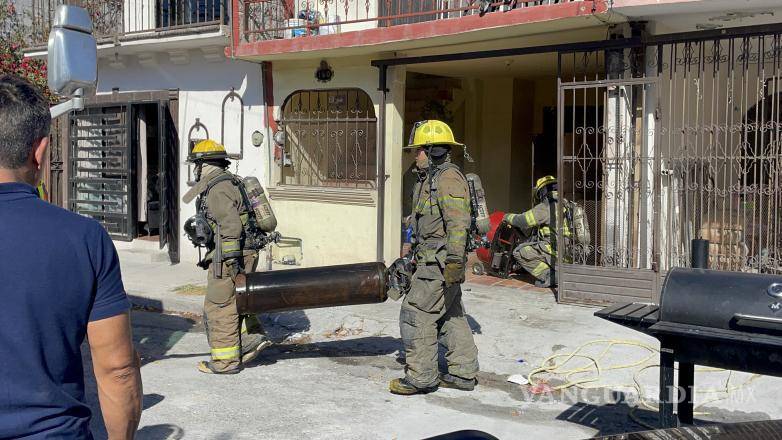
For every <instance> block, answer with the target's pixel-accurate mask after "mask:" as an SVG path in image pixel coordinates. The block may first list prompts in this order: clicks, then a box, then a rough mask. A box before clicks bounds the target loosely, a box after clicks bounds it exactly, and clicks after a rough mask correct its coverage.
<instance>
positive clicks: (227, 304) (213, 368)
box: [184, 140, 271, 374]
mask: <svg viewBox="0 0 782 440" xmlns="http://www.w3.org/2000/svg"><path fill="white" fill-rule="evenodd" d="M188 162H191V163H193V164H195V176H196V185H195V186H194V187H193V188H192V189H190V191H188V193H187V194H185V196H184V202H185V203H190V202H191V201H192V200H193V199H194V198H196V197H197V201H196V211H197V214H196V216H195V217H194V219H196V221H195V223H199V222H200V223H202V225H201V226H202V227H201V228H200V230H203V231H204V232H205V235H207V236H208V237H206V238H204V239H202V241H204V242H205V243H204V244H205V245H206V248H207V254H206V256H205V257H204V258H203V259H202V260H201V261H200V262H199V266H200V267H202V268H204V269H208V275H207V288H206V289H207V290H206V298H205V300H204V315H205V318H206V319H205V320H206V332H207V339H208V341H209V346H210V347H211V355H212V358H211V360H210V361H203V362H201V363H199V365H198V370H199V371H201V372H203V373H212V374H235V373H238V372H239V371H241V369H242V367H243V364H246V363H247V362H250V361H252V360H253V359H255V357H257V356H258V354H259V353H260V351H261V350H263V349H264V348H266V347H268V346H269V345H271V342H270V341H269V340H268V339H267V338H266V336H265V335H264V332H263V327H262V326H261V324H260V322H259V321H258V319H257V318H256V317H255V316H239V314H238V313H237V309H236V294H235V293H234V287H235V281H236V277H237V276H243V274H244V273H250V272H254V271H255V268H256V265H257V262H258V253H257V251H255V250H245V249H244V246H243V244H244V240H243V239H244V225H245V223H246V222H247V218H248V209H247V206H246V204H245V203H244V199H243V197H242V193H241V191H240V189H239V187H238V186H237V179H236V177H235V176H234V175H233V174H231V173H230V172H229V171H228V169H227V168H228V166H229V165H230V162H229V161H228V154H227V152H226V150H225V147H223V146H222V145H220V144H219V143H217V142H214V141H212V140H205V141H201V142H199V143H198V144H196V145H195V147H194V148H193V151H192V152H191V154H190V155H189V156H188ZM204 223H205V224H206V225H208V226H206V225H204ZM189 224H190V221H188V224H186V226H185V229H186V230H188V229H190V230H191V231H192V230H193V229H198V228H197V226H198V225H189ZM189 235H190V234H189Z"/></svg>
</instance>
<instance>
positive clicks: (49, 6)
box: [26, 0, 228, 50]
mask: <svg viewBox="0 0 782 440" xmlns="http://www.w3.org/2000/svg"><path fill="white" fill-rule="evenodd" d="M64 3H68V2H67V1H65V0H32V1H31V2H30V3H29V4H27V6H26V7H27V9H28V11H26V12H27V14H26V17H28V20H29V23H30V29H31V30H32V34H31V35H30V43H29V44H30V49H31V50H34V49H40V48H44V47H45V46H46V43H47V40H48V37H49V30H50V29H51V25H52V20H53V18H54V12H55V10H56V9H57V6H59V5H60V4H64ZM226 3H227V0H82V6H84V7H85V8H86V9H87V10H88V11H89V12H90V16H91V17H92V22H93V26H94V29H95V36H96V38H97V40H98V43H99V44H100V43H116V42H120V41H127V40H134V39H144V38H157V37H162V36H178V35H187V34H196V33H201V32H209V31H216V30H219V29H220V28H221V27H222V26H223V25H226V24H227V23H228V11H227V7H226Z"/></svg>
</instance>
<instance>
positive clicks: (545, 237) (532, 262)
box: [504, 176, 570, 287]
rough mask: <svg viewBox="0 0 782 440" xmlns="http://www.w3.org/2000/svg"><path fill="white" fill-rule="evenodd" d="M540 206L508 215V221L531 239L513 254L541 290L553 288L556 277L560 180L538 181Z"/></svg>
mask: <svg viewBox="0 0 782 440" xmlns="http://www.w3.org/2000/svg"><path fill="white" fill-rule="evenodd" d="M534 199H535V203H536V205H535V206H534V207H533V208H532V209H530V210H529V211H526V212H523V213H521V214H505V218H504V220H505V221H506V222H508V223H510V224H511V225H513V226H514V227H517V228H519V229H521V230H522V231H523V232H524V233H525V234H526V235H527V236H529V237H530V239H529V240H527V241H525V242H524V243H522V244H520V245H519V246H517V247H516V249H514V251H513V257H514V258H515V259H516V261H517V262H518V263H519V264H520V265H521V267H523V268H524V270H526V271H527V272H529V273H530V274H531V275H532V276H533V277H535V279H536V282H535V285H536V286H538V287H553V286H555V285H556V279H555V278H556V277H555V276H554V271H553V268H554V266H555V261H554V260H555V259H556V256H557V242H556V240H557V236H556V232H557V225H558V224H559V222H558V221H557V220H558V215H559V211H558V209H557V203H558V202H559V200H558V199H559V196H558V193H557V179H556V178H555V177H554V176H545V177H542V178H540V179H538V181H537V183H536V184H535V189H534ZM563 231H564V235H565V237H566V238H567V237H569V236H570V230H569V228H568V226H567V223H566V224H564V225H563Z"/></svg>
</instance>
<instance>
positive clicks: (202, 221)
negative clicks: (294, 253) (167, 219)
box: [184, 173, 280, 269]
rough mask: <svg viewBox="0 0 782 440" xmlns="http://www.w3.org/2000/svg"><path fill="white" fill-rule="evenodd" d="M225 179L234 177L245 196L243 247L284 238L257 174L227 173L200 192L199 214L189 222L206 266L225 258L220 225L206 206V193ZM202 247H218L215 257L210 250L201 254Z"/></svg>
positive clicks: (258, 247) (190, 235) (189, 232)
mask: <svg viewBox="0 0 782 440" xmlns="http://www.w3.org/2000/svg"><path fill="white" fill-rule="evenodd" d="M224 181H230V182H231V183H232V184H233V185H235V186H236V187H237V189H238V190H239V193H240V194H241V197H242V203H243V205H244V207H245V210H246V211H247V212H246V214H243V215H242V217H243V218H242V225H243V232H242V238H241V241H242V243H243V245H242V249H244V250H254V251H259V250H261V249H264V248H265V247H266V246H268V245H269V244H271V243H276V242H278V241H279V239H280V234H279V232H275V229H276V228H277V219H276V217H275V215H274V212H273V211H272V208H271V205H270V204H269V200H268V198H267V197H266V195H265V193H264V191H263V187H262V186H261V184H260V182H258V179H256V178H255V177H245V178H244V179H242V178H240V177H238V176H234V175H232V174H228V173H226V174H224V175H222V176H219V177H217V178H215V179H213V180H212V181H210V182H209V185H207V187H206V189H205V190H204V191H202V192H201V193H200V194H199V196H198V199H197V201H196V214H195V215H194V216H192V217H190V218H189V219H188V220H187V221H186V222H185V228H184V229H185V234H186V235H187V238H188V239H189V240H190V242H191V243H193V245H194V246H195V247H196V248H198V253H199V261H198V266H199V267H201V268H203V269H207V268H208V267H209V264H210V262H211V261H214V262H215V263H216V264H217V266H218V267H219V266H220V265H221V264H222V260H223V258H222V249H221V245H220V240H219V236H220V225H219V223H217V221H215V220H214V219H213V218H211V217H210V216H209V211H208V209H207V206H206V195H207V194H208V193H209V191H210V190H211V189H212V188H213V187H214V186H215V185H217V184H218V183H221V182H224ZM245 216H246V218H245ZM216 237H217V239H216ZM202 248H206V249H209V248H212V249H214V254H213V255H212V256H211V258H209V253H208V252H207V253H206V254H205V255H203V256H202V255H201V249H202Z"/></svg>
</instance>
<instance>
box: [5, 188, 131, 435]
mask: <svg viewBox="0 0 782 440" xmlns="http://www.w3.org/2000/svg"><path fill="white" fill-rule="evenodd" d="M0 250H2V255H0V438H9V437H10V438H25V439H28V438H29V439H49V438H58V439H82V438H91V435H90V432H89V422H90V409H89V408H88V407H87V406H86V405H85V404H84V372H83V366H82V360H81V352H80V347H81V344H82V342H83V341H84V337H85V335H86V332H87V323H88V322H90V321H98V320H101V319H105V318H109V317H112V316H116V315H119V314H121V313H124V312H126V311H127V310H128V309H129V307H130V303H129V301H128V298H127V295H126V294H125V289H124V287H123V285H122V277H121V275H120V266H119V260H118V258H117V251H116V249H115V248H114V244H113V243H112V242H111V239H110V238H109V236H108V234H106V231H105V230H104V229H103V228H102V227H101V226H100V224H99V223H97V222H96V221H94V220H92V219H88V218H86V217H82V216H79V215H77V214H74V213H72V212H69V211H66V210H64V209H61V208H58V207H56V206H54V205H51V204H49V203H46V202H44V201H43V200H40V199H39V198H38V196H37V194H36V191H35V188H33V187H32V186H29V185H26V184H22V183H0Z"/></svg>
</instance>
